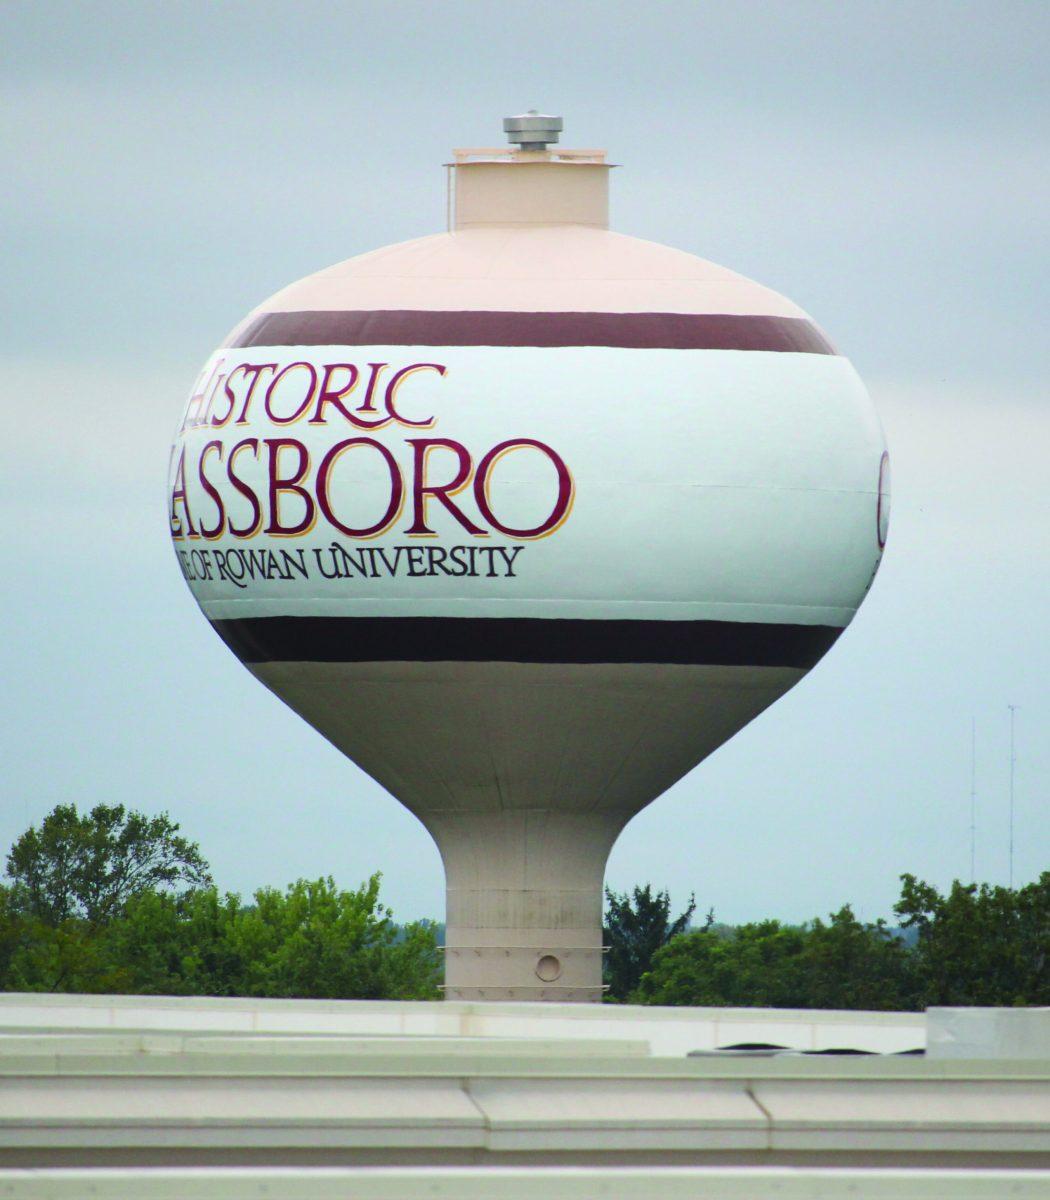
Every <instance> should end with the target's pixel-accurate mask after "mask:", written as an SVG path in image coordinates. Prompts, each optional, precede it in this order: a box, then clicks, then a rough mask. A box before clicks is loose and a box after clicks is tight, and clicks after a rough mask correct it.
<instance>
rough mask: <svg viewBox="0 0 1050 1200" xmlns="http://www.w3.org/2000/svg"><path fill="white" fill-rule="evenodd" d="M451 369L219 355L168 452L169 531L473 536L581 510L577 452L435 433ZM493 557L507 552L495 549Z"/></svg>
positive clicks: (545, 530)
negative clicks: (521, 485) (573, 464)
mask: <svg viewBox="0 0 1050 1200" xmlns="http://www.w3.org/2000/svg"><path fill="white" fill-rule="evenodd" d="M447 375H448V368H447V367H446V366H445V365H444V364H442V363H437V362H408V363H405V364H403V365H395V364H393V363H388V362H369V363H365V364H357V363H352V362H317V363H315V362H312V361H307V360H305V359H303V360H297V361H295V362H290V363H286V364H284V365H281V364H279V363H277V362H248V361H239V360H237V359H236V358H235V359H234V360H233V361H227V359H226V358H225V357H222V356H220V357H218V358H217V360H216V361H215V362H214V363H213V364H212V365H211V366H210V367H209V368H207V369H206V370H205V372H204V373H203V374H202V377H201V379H200V380H199V381H198V383H197V385H196V386H195V388H194V391H193V395H192V396H191V397H190V400H189V403H188V405H187V410H186V415H185V418H184V420H183V424H182V428H181V430H180V432H179V437H178V439H177V441H176V445H175V448H174V450H173V453H172V462H171V471H170V481H171V482H170V491H169V518H170V525H171V535H172V537H173V539H174V540H175V541H176V542H184V541H187V540H189V541H197V540H201V539H203V540H204V541H219V540H226V541H229V540H230V539H233V540H237V541H243V540H246V539H249V538H254V537H256V536H257V535H260V534H261V535H263V536H267V537H274V538H299V537H303V536H304V535H306V534H309V533H311V531H313V530H314V528H315V527H319V529H320V530H322V531H323V530H324V529H325V528H327V529H328V530H330V531H331V533H332V534H334V535H336V536H339V537H342V538H349V539H355V540H361V539H365V540H370V539H375V538H379V537H381V536H382V535H384V534H387V533H390V532H394V531H396V532H398V533H400V534H401V535H402V536H406V537H409V538H433V537H435V536H437V535H438V532H439V528H438V527H439V525H442V526H443V527H444V529H445V530H446V531H447V530H448V528H449V527H450V526H452V527H454V528H455V529H456V530H457V531H462V532H460V534H459V536H461V537H462V536H463V535H464V534H466V535H467V536H468V537H469V538H477V539H482V538H488V537H491V536H493V535H497V536H498V535H502V536H503V537H507V538H512V539H515V540H533V539H537V538H542V537H546V536H548V535H549V534H551V533H553V532H555V531H556V530H557V529H559V528H560V527H561V526H562V525H563V524H564V522H565V521H566V520H567V519H568V518H569V515H570V513H571V511H572V504H573V496H574V487H575V485H574V482H573V477H572V473H571V471H570V469H569V466H568V464H567V463H566V462H565V461H564V460H563V458H562V457H561V455H560V454H559V453H558V452H557V450H555V449H554V448H553V447H552V446H550V445H548V444H547V443H546V442H545V441H543V440H541V439H539V438H536V437H531V436H527V435H523V434H515V435H514V436H508V437H506V438H502V439H501V440H499V441H496V442H495V444H493V445H487V444H486V445H483V446H480V447H478V446H472V445H470V444H469V443H468V441H461V440H459V439H457V438H451V437H435V436H431V434H430V432H429V431H431V430H432V429H433V427H434V426H435V424H436V423H437V417H436V416H435V415H434V412H433V411H432V410H429V406H430V404H431V403H434V402H435V391H434V387H433V385H434V383H435V382H436V381H440V382H441V390H442V391H443V390H444V388H445V381H446V378H447ZM410 381H416V382H415V383H414V384H410ZM428 385H429V387H428ZM414 389H415V390H416V394H413V393H414ZM438 394H440V393H438ZM428 410H429V411H428ZM293 427H294V428H293ZM407 434H411V436H406V435H407ZM521 478H527V479H528V480H529V481H530V482H529V487H528V489H527V493H528V496H527V498H528V504H527V505H525V506H524V508H523V507H522V504H521V497H522V494H523V493H522V491H521V489H519V490H518V492H517V493H516V494H515V492H514V486H513V485H514V483H515V481H517V480H520V479H521ZM322 536H323V534H322ZM452 549H455V548H449V554H450V555H451V552H452ZM468 559H469V556H468V558H451V557H447V558H445V559H440V558H430V557H427V556H426V555H424V556H423V559H422V560H417V559H416V558H415V557H414V556H412V557H409V558H407V559H406V561H408V562H411V563H413V564H414V563H416V562H417V561H425V562H426V563H427V564H428V570H429V569H430V565H432V566H433V568H434V570H435V571H436V572H441V571H442V570H446V569H447V570H448V573H450V574H452V573H455V572H456V571H457V570H458V569H459V568H460V567H462V573H463V574H467V573H472V572H473V571H474V569H475V566H476V564H475V563H474V560H473V559H469V561H468ZM490 560H491V562H492V563H494V564H496V563H499V564H502V563H503V561H504V559H503V556H502V555H501V554H500V553H498V552H497V553H494V554H492V555H489V556H488V557H487V558H485V562H486V565H487V564H488V563H489V561H490ZM367 561H368V569H369V570H371V569H372V565H373V561H374V559H373V558H371V557H370V558H368V560H367ZM399 561H400V560H399ZM318 565H320V564H318ZM376 569H377V570H379V569H380V568H379V567H376ZM400 569H401V568H400V567H398V568H397V569H395V571H393V572H391V573H397V570H400ZM508 570H509V564H508ZM373 577H374V576H373Z"/></svg>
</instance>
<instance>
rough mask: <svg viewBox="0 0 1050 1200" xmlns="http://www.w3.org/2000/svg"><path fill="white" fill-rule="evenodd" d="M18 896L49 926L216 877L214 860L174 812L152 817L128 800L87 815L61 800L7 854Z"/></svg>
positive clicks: (110, 912) (96, 919)
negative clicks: (182, 832)
mask: <svg viewBox="0 0 1050 1200" xmlns="http://www.w3.org/2000/svg"><path fill="white" fill-rule="evenodd" d="M7 874H8V876H9V877H10V878H11V879H12V880H14V887H13V889H12V893H11V897H10V903H11V904H13V905H14V906H15V907H16V908H18V909H21V910H22V911H24V912H25V913H27V914H29V915H31V916H34V917H36V918H37V919H38V920H40V921H43V922H44V923H45V924H47V925H51V926H59V925H61V924H62V923H63V922H64V921H68V920H70V919H71V918H75V917H81V918H84V919H85V920H87V921H90V922H91V923H92V924H98V923H100V922H103V921H107V920H109V919H110V918H112V917H114V916H116V915H117V914H118V913H119V911H120V908H121V906H122V905H123V904H124V903H125V902H126V901H127V900H129V899H130V898H131V897H132V896H136V895H139V894H140V893H142V892H154V891H158V890H161V889H172V890H174V889H175V888H177V887H178V886H179V885H180V884H182V885H185V886H186V887H188V888H192V887H201V886H206V885H207V884H209V883H211V876H210V875H209V874H208V864H207V863H206V862H205V861H204V859H203V858H202V857H201V853H200V850H199V849H198V848H197V846H196V845H195V844H194V843H193V842H189V841H187V840H186V839H185V838H183V837H180V836H179V827H178V825H176V824H175V823H174V822H173V821H172V820H171V818H170V817H169V816H168V815H167V813H161V814H160V815H159V816H156V817H147V816H146V815H145V814H144V813H140V812H128V811H127V810H126V809H125V808H124V806H123V805H122V804H117V805H113V806H110V805H107V804H98V805H96V806H95V807H94V808H93V809H92V810H91V812H90V813H85V814H83V815H81V814H80V813H78V812H77V809H76V805H75V804H59V805H58V806H57V807H56V808H54V809H53V810H52V811H51V812H50V813H48V815H47V816H46V817H45V818H44V820H43V821H42V822H41V824H40V828H39V829H37V828H36V827H35V826H33V827H32V828H30V829H28V830H26V832H25V833H23V834H22V836H21V837H20V838H19V839H18V841H17V842H15V844H14V845H13V846H12V847H11V852H10V854H8V856H7Z"/></svg>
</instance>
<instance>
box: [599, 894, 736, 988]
mask: <svg viewBox="0 0 1050 1200" xmlns="http://www.w3.org/2000/svg"><path fill="white" fill-rule="evenodd" d="M605 902H606V905H607V908H606V911H605V928H604V930H603V931H602V932H603V936H604V939H605V944H606V946H608V953H607V955H606V958H605V974H606V982H607V983H608V985H609V996H610V998H611V999H614V1000H626V999H627V997H628V996H629V995H630V993H631V992H633V991H634V989H635V988H636V987H637V986H638V984H639V983H640V982H641V978H642V976H643V975H644V974H645V972H646V971H648V969H649V967H650V964H651V963H652V960H653V955H654V954H655V953H656V952H657V950H659V949H660V948H661V947H662V946H666V945H667V943H668V942H669V941H670V940H671V939H672V938H674V937H677V936H678V935H679V934H680V933H683V932H684V931H685V930H686V929H687V928H688V926H689V922H690V920H691V919H692V916H693V913H694V912H695V911H696V900H695V898H694V897H692V896H690V897H689V906H688V908H686V910H685V912H683V913H682V914H681V915H680V916H678V917H676V918H675V919H674V920H673V921H672V920H671V897H670V896H669V895H668V894H667V892H657V893H656V894H655V895H654V894H653V890H652V887H651V886H650V885H649V884H648V883H647V884H646V885H645V887H636V888H635V889H634V893H633V895H629V894H628V893H627V892H624V893H623V894H622V895H620V894H618V893H616V892H613V891H610V890H609V889H608V888H606V889H605ZM712 920H713V918H712V917H711V916H708V924H710V922H711V921H712Z"/></svg>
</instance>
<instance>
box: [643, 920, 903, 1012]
mask: <svg viewBox="0 0 1050 1200" xmlns="http://www.w3.org/2000/svg"><path fill="white" fill-rule="evenodd" d="M633 998H634V999H635V1000H637V1001H638V1002H640V1003H646V1004H684V1005H731V1006H743V1007H752V1006H755V1007H768V1008H847V1009H858V1008H860V1009H901V1008H907V1007H909V1006H911V1005H912V1004H913V1003H914V998H915V981H914V972H913V968H912V963H911V960H910V957H909V953H908V950H907V948H906V947H905V946H904V945H903V944H902V943H901V942H900V940H899V939H897V938H896V937H894V936H893V934H892V933H890V931H889V930H887V929H886V927H885V925H884V924H883V923H882V922H881V921H880V922H877V923H876V924H874V925H864V924H861V923H860V922H859V921H857V919H856V917H855V916H854V915H853V912H852V910H851V909H850V908H849V906H848V905H847V906H846V907H844V908H842V909H840V910H839V912H837V913H834V914H832V916H831V917H830V919H829V922H828V924H824V922H822V921H819V920H818V921H814V922H813V923H812V924H810V925H803V926H791V925H783V924H781V923H780V922H779V921H758V922H754V923H752V924H748V925H741V926H738V927H737V928H736V929H733V930H731V931H729V932H728V933H719V932H716V931H714V930H710V929H709V930H699V931H697V932H695V933H688V934H685V935H683V936H682V937H679V938H676V939H675V940H674V941H673V942H671V943H670V944H669V945H668V946H666V947H665V948H664V949H663V950H661V951H660V952H659V953H658V954H656V955H655V956H654V959H653V966H652V970H651V971H650V972H649V973H648V974H646V975H645V976H644V977H643V978H642V981H641V984H640V986H639V988H638V990H637V992H636V993H635V995H634V997H633Z"/></svg>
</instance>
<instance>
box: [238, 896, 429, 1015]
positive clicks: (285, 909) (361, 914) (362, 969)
mask: <svg viewBox="0 0 1050 1200" xmlns="http://www.w3.org/2000/svg"><path fill="white" fill-rule="evenodd" d="M379 880H380V876H379V874H378V873H377V874H375V875H373V876H372V877H371V879H369V880H368V881H367V882H366V883H364V884H362V885H361V887H360V888H358V889H357V891H350V892H348V891H341V890H339V889H338V888H337V887H336V886H335V883H334V882H333V881H332V879H331V878H326V879H317V880H303V879H300V880H299V881H298V882H297V883H294V884H291V885H290V886H289V887H288V888H286V889H285V890H284V891H283V892H281V891H279V890H278V889H276V888H262V889H260V890H259V891H257V892H256V893H255V904H254V906H252V907H251V908H245V909H242V910H241V911H240V912H239V913H238V914H237V915H236V917H235V918H234V920H233V922H232V926H231V929H230V934H229V936H230V939H231V947H230V948H231V951H232V954H231V957H232V958H235V959H236V961H237V962H239V963H240V967H241V971H242V976H241V978H240V980H239V981H238V994H241V995H249V996H309V997H315V998H319V999H327V998H347V997H353V998H357V999H365V1000H371V999H376V1000H378V999H388V1000H427V999H435V998H436V997H437V996H438V994H439V993H438V980H439V978H440V974H441V959H440V954H439V952H438V948H437V941H436V938H435V936H434V931H433V929H432V928H430V927H429V926H428V925H427V924H426V923H423V922H418V923H415V924H410V925H407V926H403V927H400V928H399V927H398V926H397V925H395V924H394V921H393V918H392V915H391V913H390V911H389V909H387V908H386V907H385V906H384V905H383V904H381V903H380V901H379Z"/></svg>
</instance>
